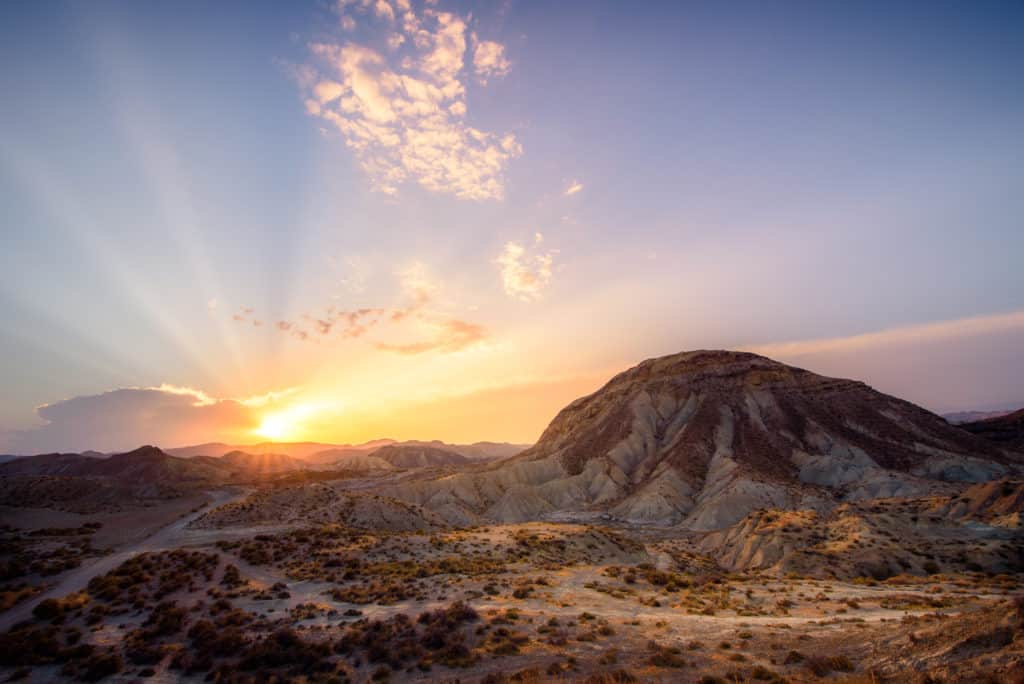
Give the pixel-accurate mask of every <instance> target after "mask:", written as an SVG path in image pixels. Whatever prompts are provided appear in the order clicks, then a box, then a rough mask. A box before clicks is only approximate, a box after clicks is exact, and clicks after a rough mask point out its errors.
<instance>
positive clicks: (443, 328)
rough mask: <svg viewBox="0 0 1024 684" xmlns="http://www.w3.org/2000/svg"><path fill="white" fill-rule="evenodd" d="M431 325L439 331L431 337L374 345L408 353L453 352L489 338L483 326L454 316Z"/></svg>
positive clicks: (400, 352) (391, 350) (383, 349)
mask: <svg viewBox="0 0 1024 684" xmlns="http://www.w3.org/2000/svg"><path fill="white" fill-rule="evenodd" d="M431 325H432V326H433V327H434V328H435V329H436V331H437V332H436V334H435V335H434V336H433V337H431V338H429V339H426V340H421V341H417V342H409V343H405V344H391V343H387V342H378V343H376V344H375V345H374V346H375V347H376V348H377V349H380V350H381V351H390V352H397V353H399V354H407V355H411V354H423V353H425V352H430V351H441V352H446V353H453V352H458V351H462V350H464V349H468V348H469V347H472V346H473V345H475V344H477V343H478V342H481V341H483V340H484V339H486V338H487V332H486V330H484V328H483V327H482V326H479V325H477V324H475V323H468V322H466V321H462V320H458V319H454V318H451V319H447V320H441V321H436V322H433V323H432V324H431Z"/></svg>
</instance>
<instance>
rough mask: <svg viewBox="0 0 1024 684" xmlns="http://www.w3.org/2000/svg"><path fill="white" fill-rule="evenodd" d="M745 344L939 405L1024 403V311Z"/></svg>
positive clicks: (973, 406)
mask: <svg viewBox="0 0 1024 684" xmlns="http://www.w3.org/2000/svg"><path fill="white" fill-rule="evenodd" d="M746 349H748V350H749V351H754V352H757V353H759V354H764V355H765V356H769V357H772V358H775V359H778V360H779V361H783V362H785V363H791V364H795V365H798V366H803V367H805V368H808V369H810V370H812V371H815V372H817V373H821V374H824V375H830V376H840V377H849V378H855V379H858V380H864V381H866V382H868V383H870V384H871V385H873V386H874V387H876V388H877V389H879V390H881V391H883V392H886V393H888V394H892V395H895V396H898V397H902V398H904V399H908V400H909V401H912V402H914V403H917V404H919V405H921V406H926V407H928V408H930V409H932V410H935V411H954V410H964V409H985V408H1012V407H1019V406H1022V405H1024V391H1022V388H1024V365H1022V364H1021V363H1020V350H1021V349H1024V311H1014V312H1009V313H1003V314H996V315H989V316H975V317H970V318H960V319H954V320H947V321H938V322H933V323H924V324H918V325H906V326H899V327H895V328H889V329H887V330H879V331H876V332H869V333H864V334H860V335H851V336H848V337H838V338H826V339H812V340H802V341H796V342H786V343H780V344H762V345H756V346H750V347H746Z"/></svg>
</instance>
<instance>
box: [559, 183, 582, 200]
mask: <svg viewBox="0 0 1024 684" xmlns="http://www.w3.org/2000/svg"><path fill="white" fill-rule="evenodd" d="M582 189H583V183H580V182H579V181H578V180H574V181H572V182H571V183H569V187H567V188H566V189H565V192H563V193H562V194H563V195H564V196H566V197H570V196H571V195H575V194H576V193H577V192H579V191H580V190H582Z"/></svg>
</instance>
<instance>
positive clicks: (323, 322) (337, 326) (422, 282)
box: [232, 261, 487, 354]
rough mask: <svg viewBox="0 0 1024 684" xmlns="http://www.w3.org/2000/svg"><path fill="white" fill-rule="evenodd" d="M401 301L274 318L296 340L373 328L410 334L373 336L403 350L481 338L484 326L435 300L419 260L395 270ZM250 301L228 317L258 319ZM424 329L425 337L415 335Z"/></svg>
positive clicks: (354, 334)
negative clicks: (394, 339)
mask: <svg viewBox="0 0 1024 684" xmlns="http://www.w3.org/2000/svg"><path fill="white" fill-rule="evenodd" d="M395 277H396V279H397V281H398V286H399V289H400V290H401V293H402V297H403V298H404V299H405V301H406V302H407V303H406V304H405V305H404V306H397V307H395V306H392V307H365V308H359V309H342V308H339V307H337V306H329V307H328V308H327V309H325V310H324V311H323V312H322V313H320V314H316V315H313V314H303V315H301V316H299V317H297V318H296V319H294V320H279V321H276V322H275V323H274V324H273V326H272V327H273V328H274V329H276V330H277V331H278V332H281V333H284V334H286V335H290V336H291V337H294V338H295V339H297V340H301V341H312V342H319V341H321V340H326V339H347V340H352V339H358V338H362V337H364V336H365V335H366V334H367V333H369V332H370V331H371V330H374V329H378V328H379V329H380V330H381V332H382V333H383V334H386V335H389V336H392V337H393V336H394V335H395V334H399V335H402V334H404V336H405V337H410V336H411V337H412V338H413V339H414V341H413V342H402V343H395V342H386V341H379V340H378V341H372V344H373V346H374V347H375V348H377V349H380V350H382V351H393V352H399V353H402V354H420V353H423V352H428V351H439V352H455V351H461V350H463V349H466V348H468V347H470V346H471V345H473V344H475V343H477V342H479V341H481V340H483V339H485V338H486V337H487V332H486V330H485V329H484V328H483V326H480V325H477V324H475V323H470V322H467V321H463V320H460V319H457V318H453V317H451V316H450V315H449V314H446V313H444V311H443V310H440V309H441V307H438V306H436V305H435V304H434V299H435V297H436V296H437V295H438V293H439V292H440V290H441V284H440V283H439V282H438V281H437V280H436V279H435V278H434V277H433V276H432V275H431V274H430V273H429V271H428V269H427V267H426V266H425V265H424V264H423V263H421V262H418V261H417V262H413V263H411V264H409V265H407V266H405V267H403V268H400V269H398V270H396V272H395ZM254 314H255V310H254V309H253V308H252V307H244V306H243V307H239V309H238V313H235V314H233V315H232V319H233V320H235V321H237V322H238V323H241V324H245V325H249V324H252V325H254V326H257V327H258V326H259V325H262V323H261V322H260V321H259V319H254V318H252V316H253V315H254ZM424 335H426V339H417V338H418V337H422V336H424Z"/></svg>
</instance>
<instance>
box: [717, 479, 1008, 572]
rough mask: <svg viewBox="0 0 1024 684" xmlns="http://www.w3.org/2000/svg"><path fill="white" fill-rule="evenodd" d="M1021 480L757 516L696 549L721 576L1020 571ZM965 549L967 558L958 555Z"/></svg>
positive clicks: (760, 511) (755, 513)
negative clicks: (749, 572) (741, 572)
mask: <svg viewBox="0 0 1024 684" xmlns="http://www.w3.org/2000/svg"><path fill="white" fill-rule="evenodd" d="M1022 511H1024V480H1012V479H1006V480H999V481H993V482H985V483H981V484H975V485H971V486H969V487H967V488H966V489H964V490H962V491H961V492H960V493H958V494H953V495H951V496H928V497H920V498H903V499H879V500H874V501H858V502H852V503H843V504H840V505H838V506H836V507H835V508H834V509H833V510H831V511H829V512H827V513H818V512H816V511H812V510H804V511H781V510H757V511H753V512H751V513H750V514H749V515H747V516H746V517H745V518H744V519H743V520H741V521H739V522H738V523H736V524H735V525H733V526H731V527H729V528H727V529H724V530H717V531H715V532H711V533H708V534H707V535H705V536H704V537H703V539H701V540H700V542H699V544H698V548H699V549H700V550H701V551H703V552H704V553H707V554H708V555H710V556H712V557H713V558H715V559H716V561H717V562H718V563H719V564H720V565H721V566H722V567H724V568H726V569H728V570H757V571H761V572H770V573H774V574H778V575H783V574H788V573H791V572H795V573H797V574H801V575H812V576H817V577H840V578H851V577H859V576H871V577H874V578H875V579H885V578H887V577H891V576H893V575H897V574H903V573H909V574H918V575H920V574H933V573H935V572H939V571H942V572H965V571H981V570H984V571H986V572H992V573H1001V572H1012V573H1017V572H1021V571H1022V570H1024V545H1022V541H1024V529H1022V527H1021V514H1022ZM968 548H969V549H970V551H969V552H967V551H966V549H968Z"/></svg>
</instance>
